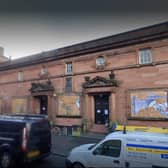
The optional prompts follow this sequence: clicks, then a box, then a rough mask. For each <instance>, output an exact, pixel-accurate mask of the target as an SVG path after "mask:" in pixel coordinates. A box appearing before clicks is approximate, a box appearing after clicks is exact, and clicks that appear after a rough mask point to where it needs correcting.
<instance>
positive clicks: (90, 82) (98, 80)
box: [82, 74, 119, 88]
mask: <svg viewBox="0 0 168 168" xmlns="http://www.w3.org/2000/svg"><path fill="white" fill-rule="evenodd" d="M82 86H83V88H93V87H107V86H115V87H117V86H119V81H117V80H115V79H114V75H113V77H111V74H110V77H109V78H108V79H107V78H104V77H101V76H96V77H95V78H93V79H90V77H88V76H87V77H85V82H84V83H83V85H82Z"/></svg>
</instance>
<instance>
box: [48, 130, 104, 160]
mask: <svg viewBox="0 0 168 168" xmlns="http://www.w3.org/2000/svg"><path fill="white" fill-rule="evenodd" d="M104 137H105V134H94V133H87V134H84V135H81V136H66V135H56V134H52V150H51V152H52V154H54V155H57V156H62V157H66V156H67V155H68V154H69V152H70V151H71V149H72V148H74V147H76V146H79V145H82V144H87V143H97V142H99V141H100V140H101V139H103V138H104Z"/></svg>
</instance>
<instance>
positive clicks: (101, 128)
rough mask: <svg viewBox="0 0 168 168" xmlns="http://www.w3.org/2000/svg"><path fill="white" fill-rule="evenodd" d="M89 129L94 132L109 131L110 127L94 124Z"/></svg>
mask: <svg viewBox="0 0 168 168" xmlns="http://www.w3.org/2000/svg"><path fill="white" fill-rule="evenodd" d="M89 131H90V132H93V133H103V134H104V133H108V129H107V128H106V127H105V126H104V125H99V124H94V125H93V127H92V128H91V129H90V130H89Z"/></svg>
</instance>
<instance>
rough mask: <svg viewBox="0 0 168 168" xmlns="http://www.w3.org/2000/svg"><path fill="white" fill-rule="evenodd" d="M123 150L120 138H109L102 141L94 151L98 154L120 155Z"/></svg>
mask: <svg viewBox="0 0 168 168" xmlns="http://www.w3.org/2000/svg"><path fill="white" fill-rule="evenodd" d="M120 152H121V141H120V140H109V141H105V142H104V143H102V144H101V145H100V146H99V147H97V148H96V149H95V151H94V153H96V154H97V155H104V156H111V157H119V156H120Z"/></svg>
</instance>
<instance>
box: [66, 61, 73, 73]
mask: <svg viewBox="0 0 168 168" xmlns="http://www.w3.org/2000/svg"><path fill="white" fill-rule="evenodd" d="M66 74H72V62H69V63H66Z"/></svg>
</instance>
